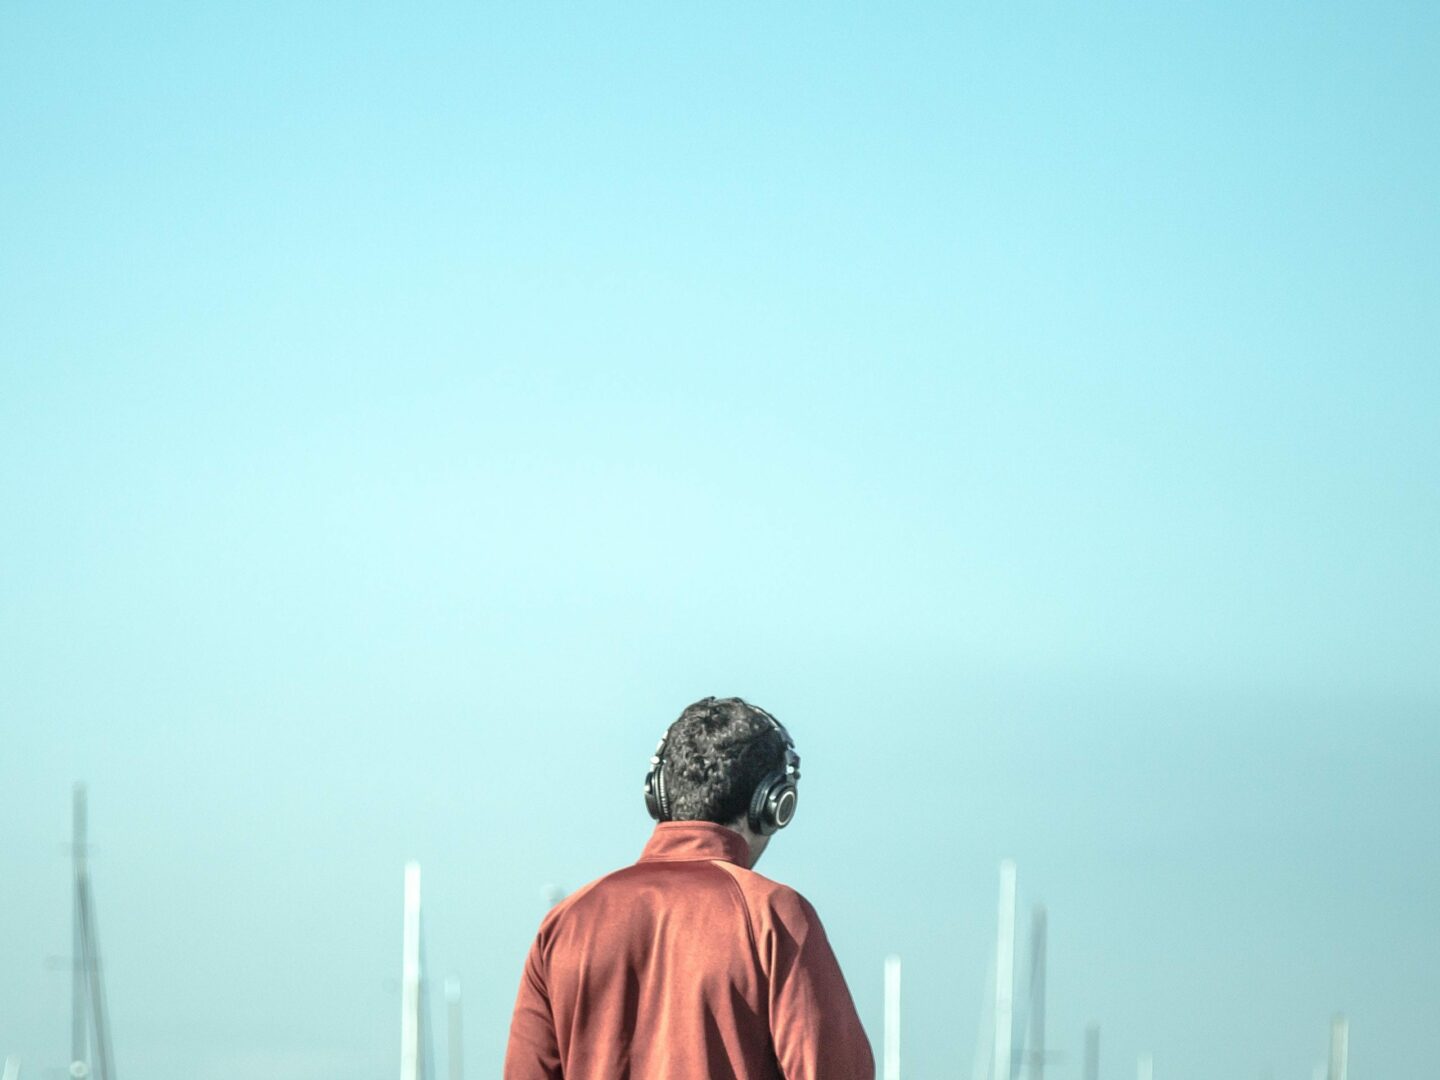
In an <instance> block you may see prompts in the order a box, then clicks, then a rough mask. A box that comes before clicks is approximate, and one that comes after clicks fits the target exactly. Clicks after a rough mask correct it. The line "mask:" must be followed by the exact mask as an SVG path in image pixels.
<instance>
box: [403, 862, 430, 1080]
mask: <svg viewBox="0 0 1440 1080" xmlns="http://www.w3.org/2000/svg"><path fill="white" fill-rule="evenodd" d="M421 978H422V972H421V970H420V864H419V863H415V862H409V863H406V864H405V926H404V954H403V956H402V958H401V963H400V1080H427V1077H428V1076H429V1070H428V1068H427V1062H426V1059H425V1052H424V1034H425V1032H424V1026H425V1025H424V1001H423V996H422V985H421Z"/></svg>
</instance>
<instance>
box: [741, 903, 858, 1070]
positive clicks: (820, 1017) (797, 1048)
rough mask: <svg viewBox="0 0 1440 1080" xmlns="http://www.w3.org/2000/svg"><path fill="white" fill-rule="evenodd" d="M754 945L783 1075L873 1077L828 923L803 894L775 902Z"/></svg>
mask: <svg viewBox="0 0 1440 1080" xmlns="http://www.w3.org/2000/svg"><path fill="white" fill-rule="evenodd" d="M769 907H770V910H769V911H768V912H767V913H766V914H767V915H768V916H769V917H768V918H767V919H765V920H763V923H764V924H765V925H764V926H763V929H761V928H757V929H761V933H760V938H761V940H760V942H758V944H759V946H760V949H761V952H762V959H763V960H764V961H765V963H766V966H767V968H768V969H769V976H770V1035H771V1038H772V1039H773V1041H774V1043H775V1057H776V1059H777V1060H778V1062H779V1064H780V1071H781V1072H782V1073H784V1075H785V1080H874V1077H875V1059H874V1057H873V1056H872V1055H871V1052H870V1040H869V1039H868V1038H866V1036H865V1029H864V1027H862V1026H861V1024H860V1017H859V1016H858V1015H856V1012H855V1003H854V1001H852V1000H851V998H850V988H849V987H848V986H846V985H845V976H844V975H843V974H842V973H841V971H840V964H839V962H838V961H837V960H836V959H835V954H834V952H832V951H831V949H830V942H829V941H828V940H827V939H826V937H825V928H824V927H822V926H821V925H820V917H819V916H818V915H817V914H815V909H814V908H812V907H811V906H810V904H809V902H808V901H806V899H805V898H804V897H803V896H801V895H800V894H799V893H797V892H794V891H793V890H789V889H786V890H784V891H782V892H781V893H780V894H778V895H777V896H775V897H774V898H773V899H772V902H771V904H770V905H769Z"/></svg>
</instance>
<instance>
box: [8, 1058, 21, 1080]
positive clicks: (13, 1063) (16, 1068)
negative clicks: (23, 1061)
mask: <svg viewBox="0 0 1440 1080" xmlns="http://www.w3.org/2000/svg"><path fill="white" fill-rule="evenodd" d="M5 1080H20V1059H19V1058H18V1057H15V1056H14V1055H11V1056H10V1057H7V1058H6V1059H5Z"/></svg>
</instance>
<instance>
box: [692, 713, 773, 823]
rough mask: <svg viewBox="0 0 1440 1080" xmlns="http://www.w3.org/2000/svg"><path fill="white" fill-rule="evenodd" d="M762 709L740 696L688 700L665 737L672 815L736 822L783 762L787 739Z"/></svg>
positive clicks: (743, 815)
mask: <svg viewBox="0 0 1440 1080" xmlns="http://www.w3.org/2000/svg"><path fill="white" fill-rule="evenodd" d="M768 716H769V714H768V713H766V712H765V711H764V710H763V709H759V708H756V707H755V706H754V705H751V704H750V703H748V702H746V701H743V700H741V699H740V698H733V697H732V698H713V697H707V698H704V699H703V700H701V701H697V702H695V704H693V705H690V706H687V707H686V709H685V711H684V712H682V713H681V714H680V718H679V719H678V720H676V721H675V722H674V723H673V724H671V725H670V734H669V737H668V739H667V741H666V743H665V764H664V769H665V789H666V792H667V793H668V794H669V802H670V817H671V819H672V820H674V821H713V822H715V823H716V824H717V825H732V824H734V823H735V822H736V821H738V820H740V819H741V818H744V817H745V816H746V814H747V813H748V812H749V810H750V799H751V797H752V796H753V795H754V794H755V789H756V788H757V787H758V786H759V784H760V781H761V780H763V779H765V777H766V776H767V775H769V774H770V773H772V772H775V771H776V770H777V769H783V768H784V767H785V740H784V739H783V738H782V737H781V736H780V733H779V732H778V731H776V730H775V728H774V726H773V725H772V724H771V723H770V721H769V720H768V719H766V717H768Z"/></svg>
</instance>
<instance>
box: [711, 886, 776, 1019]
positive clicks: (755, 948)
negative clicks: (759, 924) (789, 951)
mask: <svg viewBox="0 0 1440 1080" xmlns="http://www.w3.org/2000/svg"><path fill="white" fill-rule="evenodd" d="M715 865H716V866H718V867H720V869H721V870H722V871H723V872H724V874H725V878H726V880H728V881H729V882H730V887H731V888H733V889H734V890H735V896H736V897H737V898H738V899H739V901H740V910H741V911H742V912H744V913H745V933H746V934H748V935H749V937H750V952H751V954H752V955H753V956H754V957H755V969H756V970H757V971H759V972H760V973H761V974H762V975H764V976H765V982H766V984H767V985H768V984H769V982H770V972H768V971H766V970H765V963H764V961H763V960H762V959H761V958H760V944H759V942H757V941H756V940H755V924H754V922H752V921H751V919H750V903H749V901H747V900H746V899H745V890H744V889H742V888H740V882H739V880H738V879H737V878H736V877H735V873H734V871H732V870H731V869H730V868H731V867H732V866H734V865H735V864H734V863H728V862H721V861H719V860H718V859H717V860H715ZM766 998H767V999H768V998H769V994H768V993H767V994H766Z"/></svg>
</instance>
